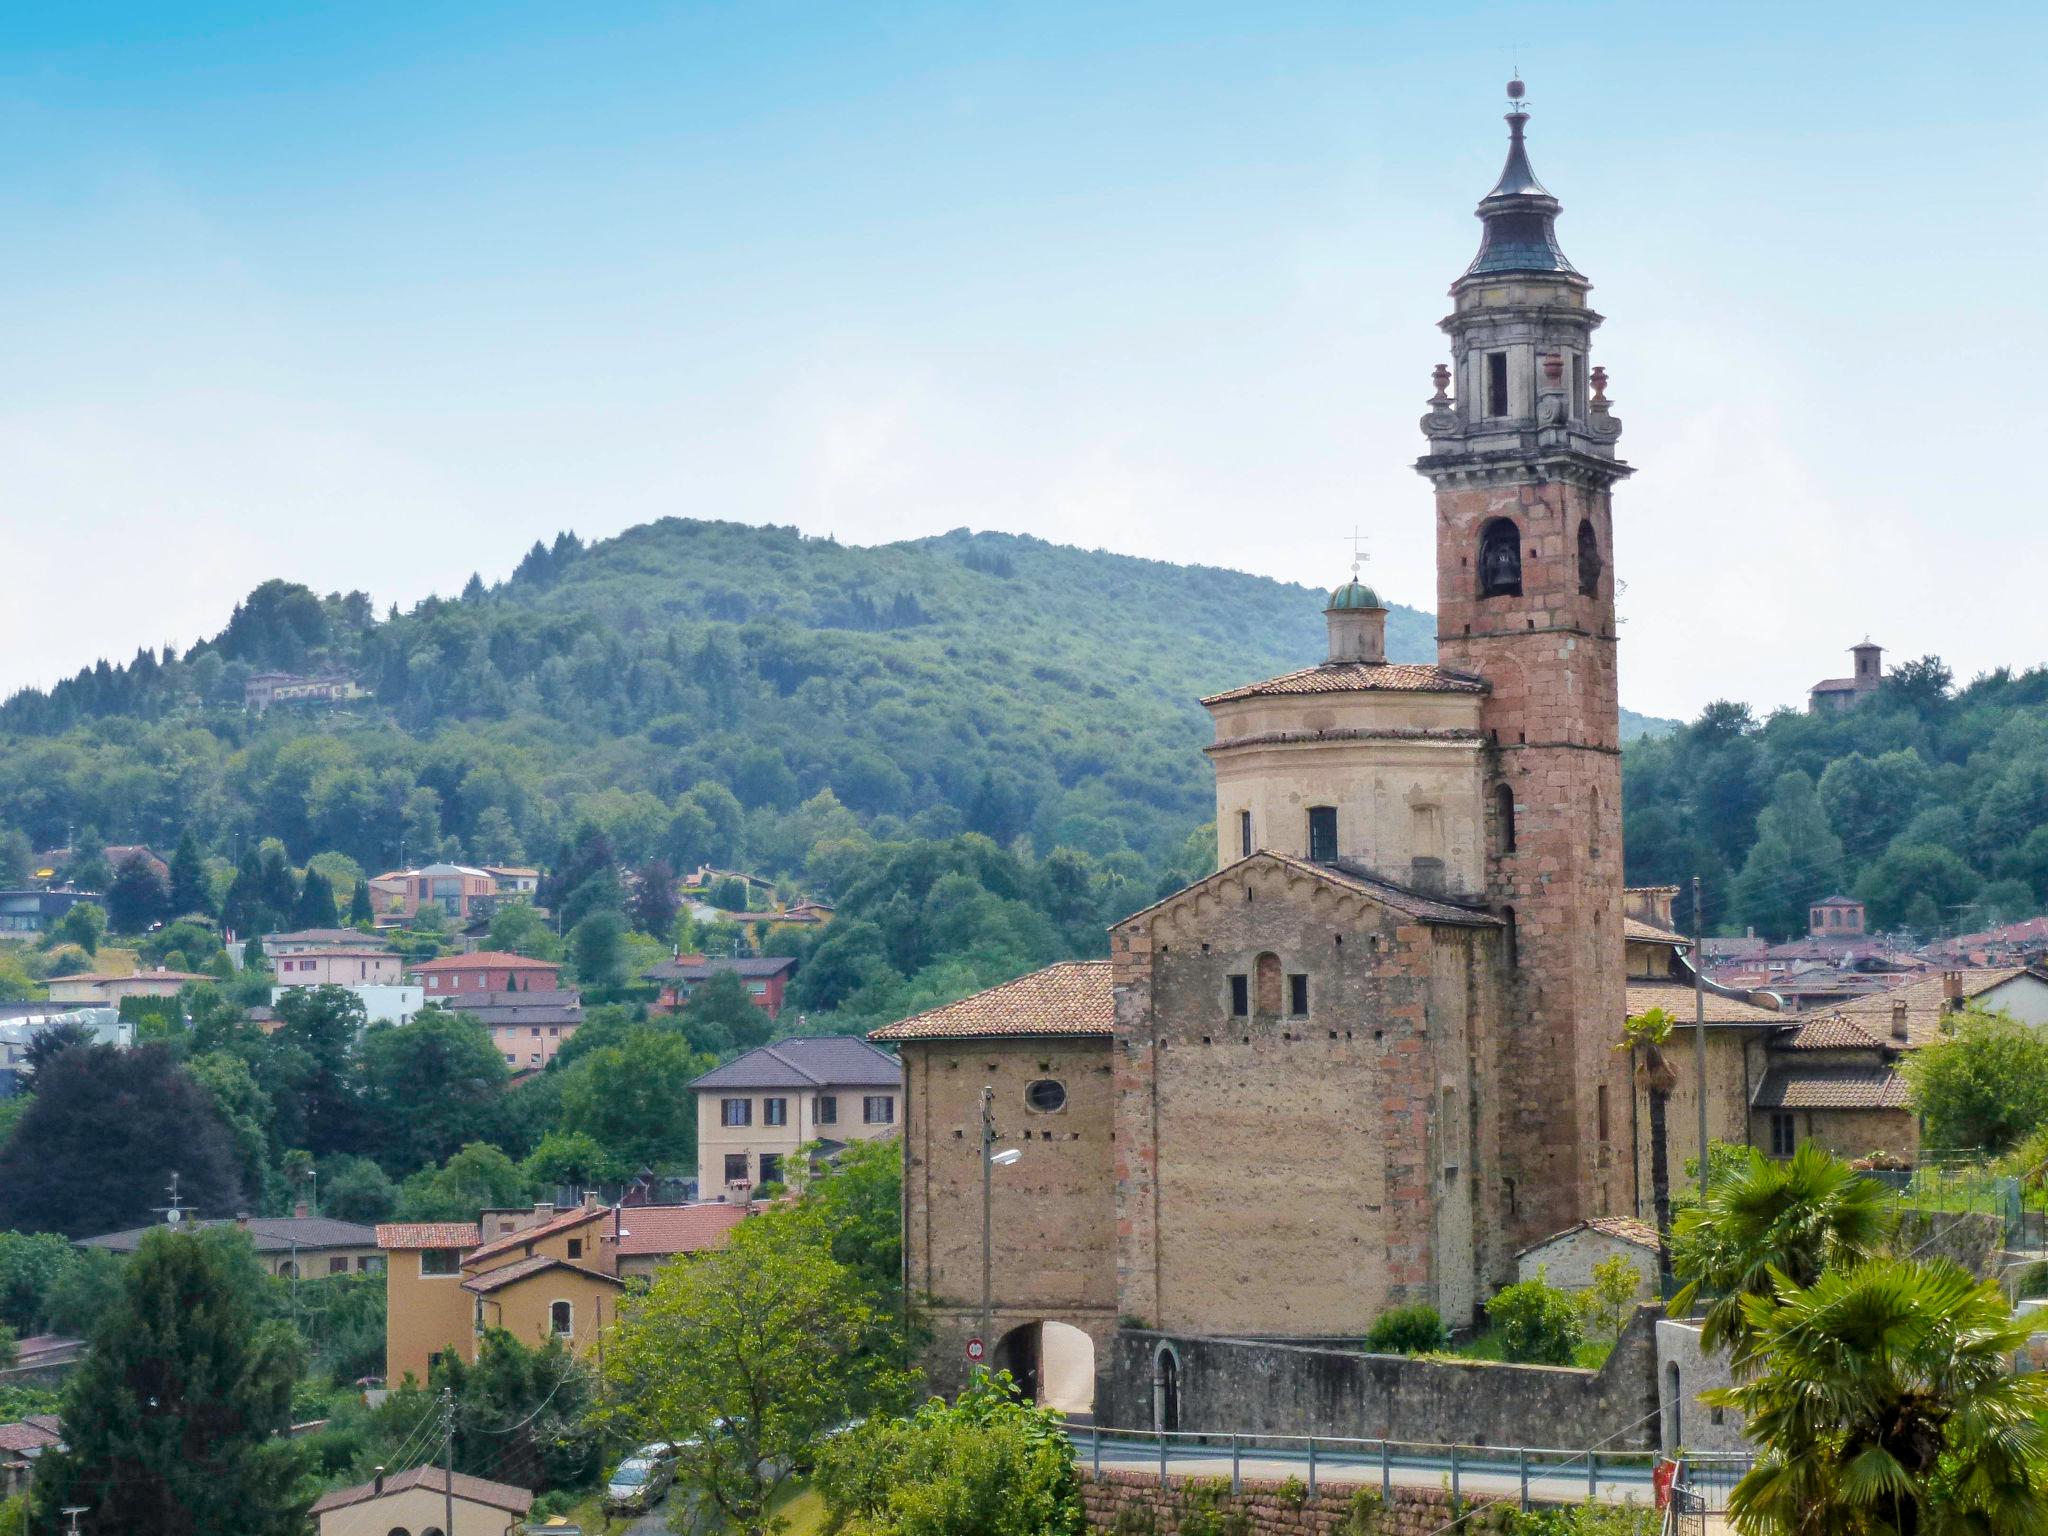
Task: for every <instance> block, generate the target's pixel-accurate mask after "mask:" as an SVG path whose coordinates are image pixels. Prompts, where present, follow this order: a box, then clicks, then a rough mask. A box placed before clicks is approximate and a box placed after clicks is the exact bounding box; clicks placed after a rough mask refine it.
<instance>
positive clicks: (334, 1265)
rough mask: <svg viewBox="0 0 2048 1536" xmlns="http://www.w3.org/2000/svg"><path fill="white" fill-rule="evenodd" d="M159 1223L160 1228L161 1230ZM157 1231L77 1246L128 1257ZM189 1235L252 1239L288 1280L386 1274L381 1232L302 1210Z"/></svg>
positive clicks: (194, 1224)
mask: <svg viewBox="0 0 2048 1536" xmlns="http://www.w3.org/2000/svg"><path fill="white" fill-rule="evenodd" d="M160 1225H161V1223H158V1224H157V1226H160ZM157 1226H148V1227H130V1228H129V1229H128V1230H127V1231H125V1232H108V1233H105V1234H103V1235H102V1236H99V1237H82V1238H80V1239H79V1240H78V1242H77V1244H76V1246H77V1247H80V1248H100V1249H104V1250H105V1251H106V1252H108V1253H119V1254H129V1253H133V1252H134V1251H135V1250H136V1249H137V1248H139V1247H141V1246H142V1240H143V1239H144V1238H145V1237H147V1236H148V1235H149V1234H150V1233H152V1232H154V1231H156V1230H157ZM184 1227H185V1229H186V1230H188V1231H190V1230H193V1229H206V1228H214V1227H233V1228H235V1229H237V1230H238V1231H242V1232H246V1233H248V1234H249V1242H250V1244H251V1246H253V1247H254V1248H255V1250H256V1256H257V1257H258V1258H259V1259H261V1260H262V1261H263V1267H264V1268H265V1269H267V1270H269V1271H270V1272H271V1273H272V1274H274V1275H278V1276H280V1277H281V1278H284V1279H287V1280H289V1279H292V1278H295V1277H296V1278H298V1279H302V1280H312V1279H317V1278H319V1277H321V1276H325V1275H347V1274H361V1275H368V1274H375V1273H377V1272H379V1271H381V1270H382V1269H383V1268H384V1254H383V1251H382V1250H381V1249H380V1248H379V1247H378V1246H377V1229H376V1228H374V1227H366V1226H363V1225H361V1224H360V1223H358V1222H353V1221H336V1220H334V1219H333V1218H332V1217H328V1216H314V1215H311V1214H310V1213H309V1212H308V1211H307V1209H306V1207H305V1206H303V1205H302V1206H300V1207H299V1208H298V1212H297V1214H295V1215H292V1216H236V1217H233V1218H223V1219H220V1220H187V1221H186V1222H185V1223H184Z"/></svg>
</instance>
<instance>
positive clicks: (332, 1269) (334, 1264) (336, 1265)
mask: <svg viewBox="0 0 2048 1536" xmlns="http://www.w3.org/2000/svg"><path fill="white" fill-rule="evenodd" d="M327 1273H329V1274H330V1275H345V1274H347V1273H348V1260H347V1259H346V1258H345V1257H344V1258H339V1259H329V1260H328V1261H327Z"/></svg>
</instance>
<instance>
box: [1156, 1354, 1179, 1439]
mask: <svg viewBox="0 0 2048 1536" xmlns="http://www.w3.org/2000/svg"><path fill="white" fill-rule="evenodd" d="M1152 1422H1153V1426H1154V1427H1155V1428H1157V1429H1158V1430H1160V1431H1161V1432H1162V1433H1164V1434H1169V1435H1170V1434H1173V1433H1174V1432H1175V1431H1177V1430H1178V1429H1179V1428H1180V1356H1179V1355H1177V1354H1175V1353H1174V1352H1173V1346H1172V1345H1171V1344H1162V1345H1160V1346H1159V1349H1158V1352H1157V1353H1156V1354H1154V1355H1153V1356H1152Z"/></svg>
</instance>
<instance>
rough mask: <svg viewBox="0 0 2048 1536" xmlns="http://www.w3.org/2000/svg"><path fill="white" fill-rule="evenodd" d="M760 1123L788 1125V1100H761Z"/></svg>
mask: <svg viewBox="0 0 2048 1536" xmlns="http://www.w3.org/2000/svg"><path fill="white" fill-rule="evenodd" d="M761 1123H762V1124H763V1125H787V1124H789V1100H787V1099H763V1100H762V1101H761Z"/></svg>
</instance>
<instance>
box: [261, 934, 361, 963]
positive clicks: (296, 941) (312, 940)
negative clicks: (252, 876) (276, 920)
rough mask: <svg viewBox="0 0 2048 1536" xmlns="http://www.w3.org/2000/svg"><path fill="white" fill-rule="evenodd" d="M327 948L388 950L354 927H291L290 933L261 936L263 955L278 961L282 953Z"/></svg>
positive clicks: (310, 951)
mask: <svg viewBox="0 0 2048 1536" xmlns="http://www.w3.org/2000/svg"><path fill="white" fill-rule="evenodd" d="M328 949H371V950H376V951H377V952H379V953H380V954H389V953H391V952H392V951H391V946H390V944H388V943H387V942H386V941H384V940H383V939H380V938H378V937H377V936H376V935H375V934H369V933H364V932H362V931H361V930H360V929H356V928H295V929H293V930H292V931H291V932H290V933H266V934H264V935H263V958H264V959H266V960H271V961H275V960H279V959H282V958H283V957H284V956H286V955H316V954H319V953H320V952H321V951H322V950H328Z"/></svg>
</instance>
